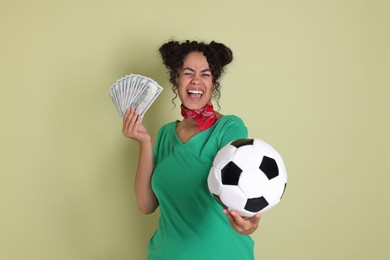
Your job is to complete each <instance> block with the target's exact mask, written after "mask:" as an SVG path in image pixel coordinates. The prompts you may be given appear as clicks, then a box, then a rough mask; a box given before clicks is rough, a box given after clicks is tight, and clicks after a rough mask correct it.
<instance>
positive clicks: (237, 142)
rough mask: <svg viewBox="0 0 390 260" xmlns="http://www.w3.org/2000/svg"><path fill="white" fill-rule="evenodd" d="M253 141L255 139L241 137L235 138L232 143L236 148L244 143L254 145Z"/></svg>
mask: <svg viewBox="0 0 390 260" xmlns="http://www.w3.org/2000/svg"><path fill="white" fill-rule="evenodd" d="M253 141H254V140H253V139H247V138H241V139H237V140H234V141H233V142H231V143H230V144H231V145H233V146H234V147H236V148H239V147H241V146H244V145H253Z"/></svg>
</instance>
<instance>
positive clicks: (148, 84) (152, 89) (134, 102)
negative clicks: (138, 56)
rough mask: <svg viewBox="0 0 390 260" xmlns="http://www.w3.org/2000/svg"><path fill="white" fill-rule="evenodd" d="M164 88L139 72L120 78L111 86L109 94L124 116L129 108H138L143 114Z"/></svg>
mask: <svg viewBox="0 0 390 260" xmlns="http://www.w3.org/2000/svg"><path fill="white" fill-rule="evenodd" d="M162 90H163V88H162V87H161V86H160V85H159V84H158V83H157V82H156V81H154V80H153V79H151V78H149V77H145V76H142V75H138V74H130V75H126V76H124V77H122V78H120V79H118V80H117V81H116V82H115V84H114V85H112V87H111V88H110V92H109V95H110V97H111V100H112V102H114V104H115V107H116V109H117V110H118V112H119V115H120V116H121V117H122V118H123V117H124V116H125V114H126V111H127V110H128V109H129V108H132V107H134V108H137V109H138V111H139V114H140V115H141V116H143V115H144V114H145V113H146V111H147V110H148V109H149V107H150V106H151V105H152V103H153V102H154V101H155V100H156V98H157V97H158V95H160V93H161V91H162Z"/></svg>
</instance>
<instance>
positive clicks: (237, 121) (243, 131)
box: [219, 116, 248, 149]
mask: <svg viewBox="0 0 390 260" xmlns="http://www.w3.org/2000/svg"><path fill="white" fill-rule="evenodd" d="M225 117H227V120H226V122H225V123H224V124H223V131H222V132H223V135H222V137H221V142H220V147H219V149H220V148H222V147H223V146H225V145H226V144H228V143H230V142H231V141H234V140H237V139H240V138H248V129H247V127H246V126H245V124H244V122H243V121H242V119H241V118H239V117H237V116H225Z"/></svg>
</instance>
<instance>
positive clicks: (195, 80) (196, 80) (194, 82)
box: [191, 77, 199, 86]
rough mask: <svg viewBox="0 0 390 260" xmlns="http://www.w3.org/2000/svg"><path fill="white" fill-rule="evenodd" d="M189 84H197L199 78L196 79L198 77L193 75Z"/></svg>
mask: <svg viewBox="0 0 390 260" xmlns="http://www.w3.org/2000/svg"><path fill="white" fill-rule="evenodd" d="M191 84H192V85H195V86H196V85H198V84H199V79H198V77H194V78H193V79H192V80H191Z"/></svg>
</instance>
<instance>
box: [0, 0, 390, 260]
mask: <svg viewBox="0 0 390 260" xmlns="http://www.w3.org/2000/svg"><path fill="white" fill-rule="evenodd" d="M389 13H390V2H389V1H385V0H337V1H336V0H327V1H309V0H297V1H284V0H275V1H264V0H252V1H249V0H248V1H246V0H244V1H222V0H214V1H210V0H198V1H194V2H187V1H173V0H165V1H151V0H144V1H129V0H127V1H126V0H115V1H92V0H77V1H76V0H67V1H59V0H51V1H49V0H46V1H45V0H28V1H27V0H20V1H11V0H1V1H0V37H1V40H0V88H1V91H0V124H1V127H0V156H1V157H0V158H1V162H0V259H4V260H53V259H55V260H125V259H145V257H146V245H147V242H148V240H149V239H150V237H151V235H152V234H153V232H154V229H155V227H156V224H157V221H158V214H159V213H158V212H156V213H155V214H153V215H150V216H143V215H141V214H140V213H138V211H137V208H136V205H135V199H134V192H133V176H134V170H135V167H136V160H137V153H138V147H137V144H136V143H134V142H132V141H131V140H129V139H126V138H124V137H123V136H122V134H121V123H122V122H121V118H120V117H119V115H118V113H117V111H116V110H115V107H114V105H113V103H112V102H111V100H110V99H109V96H108V90H109V88H110V87H111V85H112V84H113V83H114V82H115V81H116V80H117V79H119V78H120V77H122V76H124V75H126V74H130V73H139V74H143V75H146V76H149V77H152V78H153V79H154V80H156V81H158V82H159V83H160V84H161V85H162V86H163V87H164V91H163V93H162V94H161V95H160V96H159V97H158V99H157V100H156V102H155V103H154V104H153V106H152V107H151V108H150V109H149V111H148V112H147V114H146V116H145V118H144V123H145V125H146V126H147V127H148V129H149V131H150V133H151V134H152V136H153V137H154V138H155V136H156V134H157V131H158V129H159V127H160V126H161V125H162V124H164V123H167V122H169V121H172V120H176V119H178V118H180V112H179V110H178V107H179V105H180V104H179V103H178V100H176V107H175V106H174V105H173V104H172V102H171V101H172V98H173V94H172V92H171V90H170V87H171V86H170V84H169V82H168V74H167V71H166V69H165V68H164V66H163V65H162V63H161V59H160V57H159V54H158V51H157V49H158V47H159V46H160V45H161V44H162V43H163V42H165V41H167V40H169V39H170V38H174V39H177V40H185V39H195V40H200V41H203V40H204V41H211V40H216V41H220V42H223V43H225V44H226V45H228V46H229V47H231V48H232V50H233V52H234V55H235V56H234V61H233V63H232V64H231V65H229V66H228V67H227V70H226V74H225V76H224V77H223V79H222V99H221V110H220V112H221V113H223V114H235V115H238V116H240V117H241V118H242V119H243V120H244V121H245V123H246V125H247V127H248V129H249V135H250V136H251V137H255V138H260V139H263V140H266V141H267V142H269V143H270V144H272V145H273V146H274V147H275V148H276V149H277V150H278V151H279V152H280V154H281V155H282V156H283V158H284V160H285V163H286V167H287V170H288V176H289V182H288V186H287V190H286V193H285V196H284V198H283V200H282V202H281V203H280V204H279V205H278V206H277V207H275V208H274V209H272V210H270V211H269V212H267V213H265V214H264V215H263V216H262V219H261V225H260V227H259V229H258V230H257V231H256V232H255V233H254V234H253V238H254V240H255V243H256V244H255V250H256V259H267V260H279V259H289V260H295V259H296V260H298V259H316V260H329V259H332V260H346V259H354V260H356V259H378V260H379V259H390V249H389V245H388V238H389V235H390V225H389V219H390V208H389V195H388V193H387V192H388V185H389V182H390V177H389V173H390V172H389V167H390V163H389V158H388V157H389V145H390V138H389V132H390V122H389V118H390V113H389V112H390V105H389V100H390V76H389V75H390V71H389V69H390V51H389V46H390V30H389V27H390V16H389ZM194 214H196V212H194Z"/></svg>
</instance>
